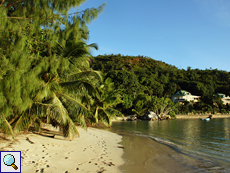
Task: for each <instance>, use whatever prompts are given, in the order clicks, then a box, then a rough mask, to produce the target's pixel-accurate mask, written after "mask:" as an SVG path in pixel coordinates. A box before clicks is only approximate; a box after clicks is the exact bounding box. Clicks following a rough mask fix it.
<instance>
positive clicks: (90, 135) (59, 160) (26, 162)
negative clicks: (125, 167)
mask: <svg viewBox="0 0 230 173" xmlns="http://www.w3.org/2000/svg"><path fill="white" fill-rule="evenodd" d="M49 129H50V130H52V131H50V132H53V133H55V132H57V130H56V129H54V128H51V127H49ZM78 131H79V133H80V137H75V138H74V139H73V140H72V141H70V140H69V139H68V138H64V137H62V136H60V135H55V138H50V137H45V136H41V135H37V134H33V133H27V134H21V135H19V136H17V137H16V141H14V142H12V141H6V140H1V141H0V150H5V151H21V153H22V172H23V173H32V172H48V173H64V172H66V173H67V172H68V173H72V172H85V173H86V172H110V173H113V172H114V173H116V172H120V171H119V169H118V167H119V166H121V165H122V164H123V163H124V161H123V159H122V157H121V156H122V154H123V149H122V148H119V147H118V146H121V145H120V144H118V143H119V142H120V141H121V138H122V136H120V135H117V134H115V133H111V132H108V131H105V130H99V129H95V128H88V129H87V131H85V130H84V129H82V128H81V127H78ZM28 139H29V140H28ZM30 141H31V142H33V143H31V142H30Z"/></svg>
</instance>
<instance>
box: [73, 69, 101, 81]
mask: <svg viewBox="0 0 230 173" xmlns="http://www.w3.org/2000/svg"><path fill="white" fill-rule="evenodd" d="M79 79H89V80H93V79H97V80H99V81H102V80H103V78H102V72H100V71H96V70H85V71H81V72H77V73H73V74H72V75H71V76H70V77H69V80H79Z"/></svg>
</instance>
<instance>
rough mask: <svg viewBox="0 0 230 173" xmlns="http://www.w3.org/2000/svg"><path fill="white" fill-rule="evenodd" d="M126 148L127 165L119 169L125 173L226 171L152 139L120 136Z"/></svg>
mask: <svg viewBox="0 0 230 173" xmlns="http://www.w3.org/2000/svg"><path fill="white" fill-rule="evenodd" d="M120 135H122V136H123V138H122V142H121V144H122V145H123V146H124V154H123V155H122V158H123V159H124V161H125V163H124V164H123V165H122V166H120V167H119V169H120V170H121V172H124V173H140V172H141V173H151V172H156V173H178V172H189V173H192V172H219V171H220V170H222V171H223V172H225V171H224V169H222V168H221V167H219V166H217V165H215V164H214V163H212V162H211V161H207V160H203V159H201V158H195V157H190V156H189V155H186V154H183V153H181V152H178V151H176V150H175V148H172V147H170V146H167V145H164V144H161V143H158V142H156V141H154V140H152V139H150V138H147V137H141V136H134V135H128V134H120Z"/></svg>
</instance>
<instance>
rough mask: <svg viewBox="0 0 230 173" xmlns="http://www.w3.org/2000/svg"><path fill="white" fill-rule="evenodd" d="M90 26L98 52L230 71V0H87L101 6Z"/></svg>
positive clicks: (80, 8) (90, 38) (175, 64)
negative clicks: (101, 9)
mask: <svg viewBox="0 0 230 173" xmlns="http://www.w3.org/2000/svg"><path fill="white" fill-rule="evenodd" d="M105 2H106V7H105V9H104V11H103V13H102V14H100V16H99V17H98V18H97V19H96V20H95V21H93V22H92V23H91V24H90V25H89V26H88V27H89V31H90V35H89V41H88V43H89V44H90V43H97V44H98V46H99V50H98V51H96V50H95V51H92V55H93V56H97V55H104V54H107V55H109V54H121V55H129V56H138V55H141V56H147V57H150V58H152V59H155V60H159V61H162V62H165V63H167V64H170V65H174V66H176V67H178V68H180V69H187V67H191V68H192V69H203V70H204V69H218V70H224V71H228V72H229V71H230V68H229V67H230V0H143V1H140V0H87V1H86V2H85V3H84V4H83V5H81V6H80V7H78V8H74V9H72V10H71V11H70V12H74V11H76V10H83V9H86V8H91V7H99V6H100V5H102V4H103V3H105Z"/></svg>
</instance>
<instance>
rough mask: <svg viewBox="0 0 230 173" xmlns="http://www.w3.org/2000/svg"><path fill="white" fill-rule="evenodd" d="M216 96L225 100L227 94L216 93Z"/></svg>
mask: <svg viewBox="0 0 230 173" xmlns="http://www.w3.org/2000/svg"><path fill="white" fill-rule="evenodd" d="M214 95H215V96H219V97H221V98H224V97H225V94H222V93H216V94H214Z"/></svg>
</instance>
